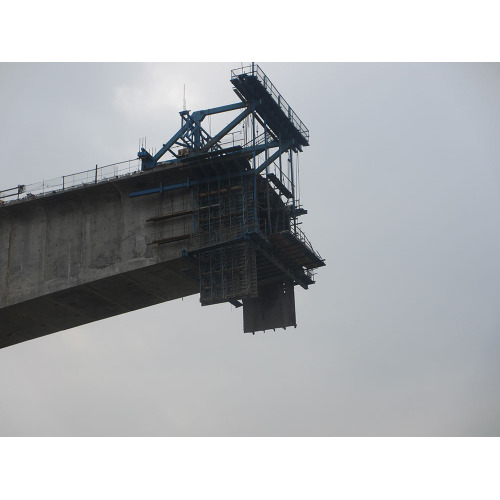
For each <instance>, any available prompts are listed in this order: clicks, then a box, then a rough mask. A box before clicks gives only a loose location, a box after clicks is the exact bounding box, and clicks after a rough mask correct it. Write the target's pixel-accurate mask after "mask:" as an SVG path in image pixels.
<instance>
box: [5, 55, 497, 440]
mask: <svg viewBox="0 0 500 500" xmlns="http://www.w3.org/2000/svg"><path fill="white" fill-rule="evenodd" d="M238 66H240V63H239V62H236V63H227V64H222V63H218V64H193V63H190V64H46V63H45V64H42V63H36V64H35V63H32V64H7V63H3V64H0V109H1V110H2V113H1V114H0V137H1V145H2V147H1V148H0V171H1V178H0V186H1V188H9V187H13V186H16V185H17V184H30V183H34V182H38V181H40V180H42V179H50V178H53V177H57V176H60V175H63V174H69V173H72V172H78V171H81V170H87V169H91V168H93V167H94V166H95V165H96V164H99V165H105V164H108V163H113V162H116V161H122V160H126V159H130V158H135V157H136V154H137V151H138V144H139V139H140V138H141V137H144V136H146V137H147V144H148V147H149V146H150V147H160V146H161V145H162V144H163V143H164V142H165V141H166V140H167V139H168V138H170V137H171V136H172V135H173V134H174V133H175V132H176V131H177V129H178V127H179V123H180V118H179V115H178V111H180V110H181V109H182V104H183V86H184V84H185V85H186V100H187V108H188V109H191V110H193V111H194V110H197V109H203V108H207V107H214V106H219V105H224V104H230V103H233V102H236V101H237V100H238V99H237V97H236V96H235V95H234V93H233V92H232V89H231V84H230V82H229V78H230V70H231V69H232V68H234V67H238ZM261 67H262V69H263V70H264V71H265V72H266V73H267V75H268V76H269V77H270V79H271V80H272V82H273V83H274V84H275V86H276V87H277V88H278V90H279V91H280V92H281V93H282V94H283V96H284V97H285V99H286V100H287V101H288V102H289V103H290V104H291V106H292V107H293V108H294V110H295V111H296V113H297V114H298V116H299V117H300V118H301V119H302V121H303V122H304V123H305V124H306V125H307V126H308V128H309V130H310V137H311V138H310V147H308V148H306V149H305V150H304V153H303V154H302V155H301V159H300V174H301V177H300V181H301V185H300V192H301V201H302V203H303V204H304V207H305V208H306V209H307V210H308V212H309V213H308V215H306V216H304V217H303V226H302V229H303V230H304V231H305V232H306V234H307V236H308V237H309V239H310V240H311V242H312V243H313V245H314V246H315V248H316V249H317V250H318V251H319V253H320V254H321V255H322V257H324V258H325V259H326V263H327V266H326V267H325V268H321V269H319V271H318V274H317V283H316V284H315V285H313V286H311V287H310V289H309V290H307V291H304V290H302V289H301V288H300V287H297V288H296V307H297V322H298V326H297V328H296V329H287V330H286V331H282V330H280V331H276V332H273V333H259V334H256V335H255V336H252V335H245V334H243V333H242V314H241V310H237V309H235V308H233V307H232V306H230V305H229V304H223V305H217V306H210V307H203V308H202V307H201V306H200V304H199V297H198V296H193V297H189V298H185V299H184V300H182V301H181V300H178V301H174V302H167V303H164V304H161V305H158V306H155V307H151V308H147V309H143V310H141V311H136V312H133V313H128V314H127V315H123V316H119V317H115V318H110V319H108V320H104V321H100V322H97V323H93V324H90V325H86V326H82V327H79V328H75V329H72V330H67V331H63V332H59V333H55V334H52V335H49V336H47V337H44V338H40V339H37V340H32V341H29V342H25V343H22V344H18V345H15V346H12V347H9V348H5V349H1V350H0V435H2V436H59V435H62V436H89V435H92V436H95V435H97V436H114V435H119V436H136V435H139V436H498V435H499V433H500V397H499V394H500V363H499V362H498V360H499V359H500V307H499V304H500V266H499V263H498V256H499V255H500V231H499V228H500V140H499V137H500V92H499V88H500V65H499V64H340V63H336V64H333V63H321V64H320V63H317V64H316V63H307V64H298V63H293V64H284V63H282V64H276V63H263V64H261Z"/></svg>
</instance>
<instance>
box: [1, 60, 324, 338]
mask: <svg viewBox="0 0 500 500" xmlns="http://www.w3.org/2000/svg"><path fill="white" fill-rule="evenodd" d="M231 83H232V85H233V89H234V91H235V93H236V95H237V96H238V98H239V101H238V102H236V103H233V104H229V105H225V106H220V107H217V108H209V109H204V110H200V111H195V112H192V113H191V112H190V111H187V110H184V111H181V112H180V116H181V127H180V129H179V130H178V132H176V133H175V134H174V135H173V136H172V137H171V138H170V139H169V140H168V141H167V142H166V143H165V144H163V146H162V147H161V148H160V149H159V150H158V152H156V153H155V154H153V153H152V152H149V151H147V150H146V149H144V148H141V150H140V151H139V153H138V159H137V160H136V161H135V162H134V161H127V162H120V163H117V164H114V165H108V166H106V167H101V168H97V167H96V168H95V169H92V170H89V171H86V172H79V173H77V174H71V175H68V176H64V177H62V178H61V179H55V180H53V181H49V182H44V183H41V184H40V185H32V186H23V185H20V186H17V187H16V188H12V189H7V190H3V191H0V255H1V256H2V257H1V258H2V266H1V267H0V348H1V347H6V346H9V345H13V344H16V343H19V342H23V341H26V340H30V339H34V338H37V337H40V336H43V335H47V334H50V333H53V332H57V331H60V330H65V329H68V328H72V327H75V326H79V325H82V324H86V323H89V322H92V321H97V320H100V319H104V318H107V317H111V316H115V315H118V314H123V313H126V312H128V311H132V310H135V309H140V308H143V307H147V306H150V305H153V304H158V303H161V302H165V301H168V300H173V299H176V298H180V297H183V296H187V295H192V294H196V293H199V294H200V301H201V304H202V305H211V304H217V303H223V302H230V303H231V304H233V305H234V306H235V307H240V306H243V329H244V331H245V332H251V333H254V332H256V331H261V330H269V329H276V328H286V327H289V326H296V315H295V297H294V287H295V286H296V285H299V286H302V287H303V288H306V289H307V288H308V287H309V286H310V285H311V284H313V283H314V270H315V269H317V268H319V267H321V266H324V265H325V263H324V260H323V259H322V258H321V256H320V255H319V254H318V253H317V252H316V251H315V250H314V249H313V247H312V245H311V244H310V242H309V241H308V239H307V238H306V236H305V235H304V234H303V232H302V231H301V230H300V228H299V225H300V223H299V222H298V218H299V217H300V216H301V215H304V214H306V213H307V211H306V210H305V209H304V208H303V207H302V206H301V204H300V200H299V198H298V196H297V192H298V190H297V186H298V178H297V177H298V175H297V174H298V169H297V163H298V155H299V153H300V152H302V148H303V147H305V146H308V145H309V131H308V129H307V128H306V127H305V125H304V124H303V123H302V121H301V120H300V119H299V118H298V117H297V115H296V114H295V112H294V111H293V110H292V108H291V107H290V106H289V104H288V103H287V102H286V101H285V99H284V98H283V97H282V95H281V94H280V93H279V92H278V91H277V90H276V88H275V87H274V85H273V84H272V83H271V81H270V80H269V78H268V77H267V75H265V73H264V72H263V71H262V70H261V68H260V67H259V66H257V65H255V64H251V65H249V66H246V67H242V68H240V69H237V70H233V71H232V72H231ZM224 113H228V114H231V117H230V118H228V120H227V124H226V125H225V126H223V127H222V128H221V130H220V131H219V132H217V133H215V134H212V133H211V127H210V128H209V131H207V130H206V129H207V127H204V119H205V118H206V117H209V116H211V115H220V116H226V115H224ZM234 114H236V116H233V115H234Z"/></svg>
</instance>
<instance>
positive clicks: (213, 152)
mask: <svg viewBox="0 0 500 500" xmlns="http://www.w3.org/2000/svg"><path fill="white" fill-rule="evenodd" d="M230 81H231V83H232V84H233V90H234V92H235V93H236V95H237V96H238V97H239V98H240V102H237V103H233V104H228V105H225V106H220V107H216V108H210V109H204V110H200V111H194V112H192V113H191V112H190V111H186V110H185V111H181V112H180V115H181V128H180V129H179V130H178V131H177V132H176V133H175V134H174V135H173V136H172V137H171V138H170V139H169V140H168V141H167V142H166V143H165V144H163V146H162V147H161V148H160V149H159V150H158V152H156V154H154V155H153V154H151V153H150V152H148V151H147V150H146V149H144V148H141V150H140V151H139V153H138V157H139V159H140V160H141V168H142V170H151V169H154V168H156V167H159V166H164V165H166V164H172V163H176V162H183V163H185V162H190V161H193V160H196V159H200V158H210V157H215V156H217V157H220V156H231V155H233V156H236V155H241V154H245V155H250V157H251V158H252V161H251V165H252V169H251V170H252V173H253V174H254V175H258V174H265V176H266V178H267V179H268V180H269V181H270V182H272V184H273V186H274V187H275V188H276V189H277V192H278V193H279V194H280V195H283V196H284V197H285V198H286V200H287V202H288V203H289V204H290V206H291V211H292V217H294V219H295V217H296V216H297V215H299V214H300V211H299V208H298V203H297V199H296V192H297V190H296V182H297V179H295V178H294V177H295V176H294V166H293V155H292V153H299V152H301V151H302V148H303V147H304V146H308V145H309V130H308V129H307V127H306V126H305V125H304V123H303V122H302V120H300V119H299V117H298V116H297V115H296V113H295V112H294V111H293V109H292V108H291V107H290V105H289V104H288V103H287V101H286V100H285V99H284V98H283V96H282V95H281V94H280V93H279V92H278V90H277V89H276V87H275V86H274V85H273V84H272V82H271V81H270V79H269V78H268V76H267V75H266V74H265V73H264V72H263V71H262V69H261V68H260V67H259V66H258V65H257V64H255V63H252V64H251V65H248V66H244V67H242V68H238V69H235V70H232V71H231V80H230ZM235 110H241V111H240V113H239V114H238V115H237V116H236V117H235V118H233V119H232V120H230V121H229V122H228V123H227V124H226V125H225V126H224V127H223V128H222V129H221V130H220V131H219V132H217V133H216V134H214V135H211V134H210V133H209V132H208V131H207V130H206V128H204V127H203V120H204V119H205V118H206V117H208V116H211V115H215V114H222V113H227V112H231V111H235ZM245 123H246V132H247V134H246V138H247V140H246V141H245V142H243V143H241V144H238V145H236V146H235V145H232V146H230V147H225V146H226V144H228V143H231V141H227V138H228V136H229V134H233V133H234V132H232V131H233V130H234V129H235V128H236V127H238V126H240V127H242V128H244V127H245ZM259 125H260V127H261V131H260V132H259V130H258V128H259ZM233 143H234V141H233ZM167 153H169V154H170V156H171V157H173V158H171V159H169V160H162V159H163V158H164V156H165V155H166V154H167ZM287 153H288V158H287V159H286V161H285V162H283V161H282V157H283V155H285V154H287ZM283 163H285V165H287V167H288V168H287V169H286V168H284V166H283ZM270 167H273V168H272V169H271V168H270ZM271 170H272V171H271ZM285 170H286V171H285ZM175 187H177V186H162V187H161V188H159V189H161V190H169V189H173V188H175ZM150 193H151V190H147V191H146V190H145V191H139V192H135V193H132V196H140V195H143V194H150ZM294 226H295V228H296V219H295V223H294Z"/></svg>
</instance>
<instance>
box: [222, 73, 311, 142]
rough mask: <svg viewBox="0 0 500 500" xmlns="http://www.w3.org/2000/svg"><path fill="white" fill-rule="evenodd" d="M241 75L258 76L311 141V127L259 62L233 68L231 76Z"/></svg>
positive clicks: (299, 129)
mask: <svg viewBox="0 0 500 500" xmlns="http://www.w3.org/2000/svg"><path fill="white" fill-rule="evenodd" d="M240 75H252V76H255V77H256V78H257V80H259V81H260V83H262V85H263V86H264V88H265V89H266V90H267V92H268V93H269V94H270V95H271V97H272V98H273V99H274V101H275V102H276V104H277V105H278V106H279V107H280V108H281V109H282V110H283V112H284V113H285V114H286V115H287V116H288V119H289V120H290V121H291V122H292V124H293V125H294V127H295V128H296V129H297V130H298V131H299V132H300V133H301V134H302V135H303V136H304V137H305V138H306V139H307V141H308V142H309V129H308V128H307V127H306V126H305V125H304V123H303V122H302V120H301V119H300V118H299V117H298V116H297V114H296V113H295V112H294V111H293V109H292V108H291V107H290V105H289V104H288V103H287V102H286V100H285V99H284V97H283V96H282V95H281V94H280V93H279V92H278V89H277V88H276V87H275V86H274V85H273V84H272V82H271V80H269V78H268V76H267V75H266V74H265V73H264V72H263V71H262V69H261V68H260V66H259V65H258V64H254V63H252V64H249V65H248V66H242V67H241V68H237V69H233V70H231V78H237V77H238V76H240Z"/></svg>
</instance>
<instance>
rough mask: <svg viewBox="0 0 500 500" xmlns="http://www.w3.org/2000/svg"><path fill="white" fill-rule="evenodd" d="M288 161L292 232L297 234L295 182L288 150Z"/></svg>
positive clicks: (291, 159) (291, 155) (291, 154)
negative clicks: (290, 184) (290, 185)
mask: <svg viewBox="0 0 500 500" xmlns="http://www.w3.org/2000/svg"><path fill="white" fill-rule="evenodd" d="M288 156H289V160H288V161H289V162H290V180H291V183H292V218H293V233H294V234H297V217H296V215H295V182H294V179H293V151H292V149H289V150H288Z"/></svg>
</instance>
